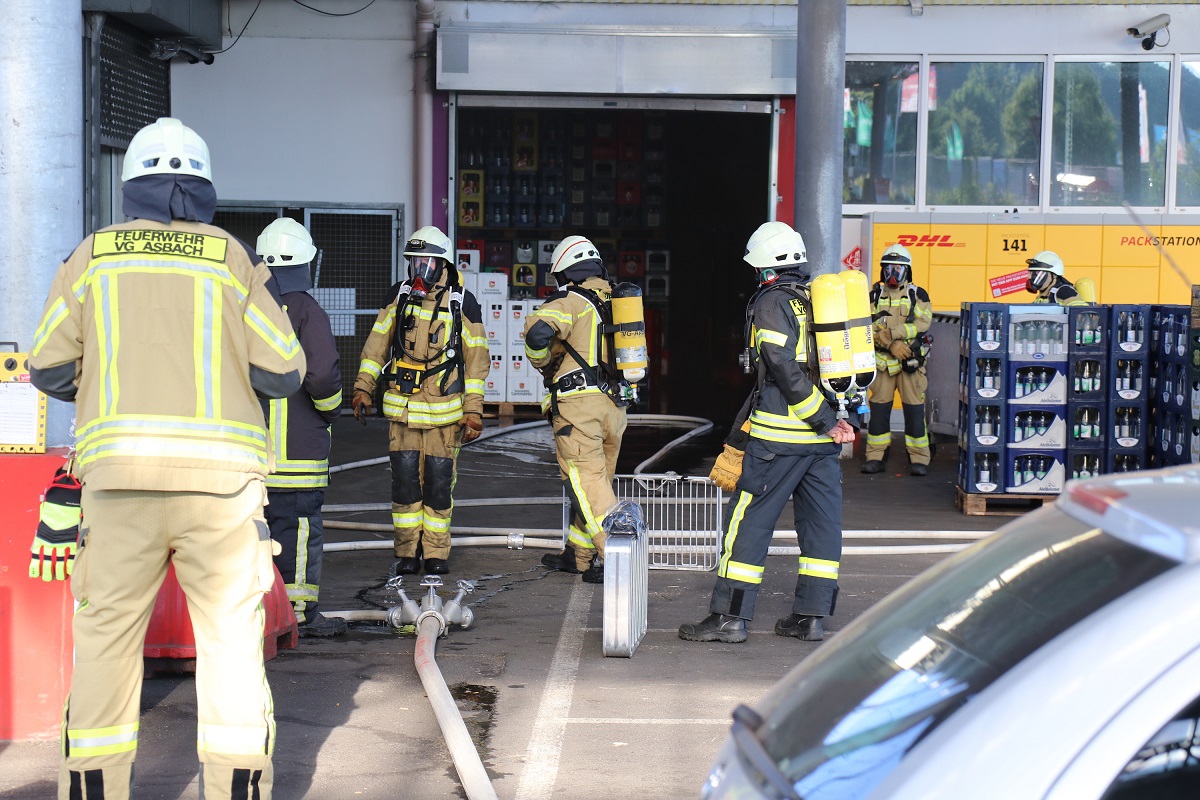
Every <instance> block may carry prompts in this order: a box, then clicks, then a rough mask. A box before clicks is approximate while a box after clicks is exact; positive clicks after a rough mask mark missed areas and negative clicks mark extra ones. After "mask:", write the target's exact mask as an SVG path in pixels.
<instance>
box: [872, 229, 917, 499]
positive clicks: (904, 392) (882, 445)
mask: <svg viewBox="0 0 1200 800" xmlns="http://www.w3.org/2000/svg"><path fill="white" fill-rule="evenodd" d="M871 312H872V316H873V318H874V319H875V322H874V324H873V325H872V333H873V334H874V337H875V381H874V382H873V383H872V384H871V399H870V404H869V405H870V409H871V419H870V420H869V421H868V422H867V458H866V463H865V464H863V468H862V471H863V472H865V473H867V474H874V473H877V472H883V469H884V458H885V457H886V451H887V448H888V447H889V446H890V445H891V443H892V402H893V400H894V398H895V395H896V391H897V390H899V392H900V405H901V408H902V409H903V411H904V446H905V449H907V450H908V461H909V467H908V469H909V472H910V473H911V474H912V475H915V476H917V477H922V476H924V475H926V474H927V473H928V472H929V428H928V426H927V425H926V424H925V389H926V388H927V387H928V386H929V378H928V377H927V376H926V374H925V359H926V356H927V355H928V353H929V339H928V337H927V336H926V333H925V332H926V331H928V330H929V325H930V323H932V322H933V307H932V306H931V305H930V303H929V294H928V293H927V292H926V291H925V290H924V289H922V288H921V287H920V286H917V285H916V284H914V283H913V282H912V254H911V253H909V252H908V248H906V247H905V246H904V245H902V244H894V245H892V246H891V247H889V248H888V249H887V250H884V251H883V256H882V257H881V258H880V259H879V282H878V283H876V284H875V286H873V287H872V288H871Z"/></svg>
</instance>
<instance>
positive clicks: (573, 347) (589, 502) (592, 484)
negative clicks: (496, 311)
mask: <svg viewBox="0 0 1200 800" xmlns="http://www.w3.org/2000/svg"><path fill="white" fill-rule="evenodd" d="M550 272H551V274H552V275H553V276H554V279H555V281H556V282H557V283H558V287H559V290H558V291H557V292H555V293H554V294H552V295H550V296H549V297H548V298H547V299H546V301H545V302H544V303H542V305H541V306H539V307H538V309H537V310H536V311H534V312H533V313H531V314H529V315H528V316H527V317H526V319H525V353H526V355H527V356H528V358H529V363H531V364H532V365H533V366H534V368H536V369H537V370H539V371H540V372H541V373H542V375H543V376H544V377H545V383H546V388H547V389H548V390H549V391H548V393H547V395H546V398H545V399H544V400H543V407H542V410H543V411H545V412H547V413H548V416H549V418H550V423H551V426H552V428H553V430H554V447H555V452H556V454H557V456H558V469H559V472H560V474H561V475H562V480H563V485H564V486H565V487H566V491H567V496H568V497H569V498H570V500H571V512H572V513H571V523H570V527H569V530H568V534H567V536H568V544H567V546H566V548H565V549H564V550H563V552H562V553H547V554H546V555H545V556H543V557H542V564H543V565H544V566H547V567H550V568H552V569H557V570H561V571H563V572H569V573H582V574H583V580H585V581H587V582H588V583H603V582H604V541H605V538H606V536H607V532H606V530H605V525H604V521H605V517H606V516H607V515H608V514H609V512H611V511H613V509H614V507H615V506H616V505H617V497H616V494H615V493H614V492H613V486H612V483H613V475H614V474H615V472H616V468H617V455H618V454H619V453H620V451H621V438H622V436H623V435H624V433H625V423H626V420H625V408H626V406H627V405H629V404H630V402H632V401H633V399H634V398H635V395H634V394H633V387H632V384H634V383H636V382H637V381H639V380H641V378H642V377H643V376H644V374H645V372H644V370H642V371H641V372H640V374H639V371H637V370H621V369H618V366H617V364H618V360H617V356H616V352H615V350H616V347H615V345H614V341H613V328H614V327H615V325H614V322H613V318H612V309H613V302H612V300H613V286H612V284H610V283H609V281H608V272H607V270H605V268H604V262H603V261H601V259H600V253H599V251H598V250H597V249H596V246H595V245H594V244H592V243H591V242H590V241H588V240H587V239H585V238H584V237H582V236H568V237H567V238H565V239H563V240H562V241H561V242H559V244H558V246H557V247H556V248H555V249H554V253H553V255H552V256H551V266H550Z"/></svg>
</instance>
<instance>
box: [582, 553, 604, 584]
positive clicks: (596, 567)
mask: <svg viewBox="0 0 1200 800" xmlns="http://www.w3.org/2000/svg"><path fill="white" fill-rule="evenodd" d="M583 582H584V583H604V564H603V563H602V562H601V561H598V560H595V559H593V560H592V563H591V564H589V565H588V568H587V569H585V570H584V571H583Z"/></svg>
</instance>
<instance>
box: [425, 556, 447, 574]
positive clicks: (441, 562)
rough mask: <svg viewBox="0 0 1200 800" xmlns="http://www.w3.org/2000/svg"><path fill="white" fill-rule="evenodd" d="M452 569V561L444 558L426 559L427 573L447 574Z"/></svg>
mask: <svg viewBox="0 0 1200 800" xmlns="http://www.w3.org/2000/svg"><path fill="white" fill-rule="evenodd" d="M449 571H450V562H449V561H447V560H446V559H444V558H427V559H425V574H426V575H445V574H446V573H448V572H449Z"/></svg>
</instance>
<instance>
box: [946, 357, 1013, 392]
mask: <svg viewBox="0 0 1200 800" xmlns="http://www.w3.org/2000/svg"><path fill="white" fill-rule="evenodd" d="M1005 361H1006V359H1005V357H1004V356H1003V355H1002V354H999V353H987V354H982V353H972V354H970V355H960V356H959V357H958V389H959V391H958V399H959V400H960V401H962V402H964V403H965V402H968V401H970V400H994V399H997V398H1000V399H1003V398H1005V397H1007V396H1008V389H1007V387H1008V380H1007V377H1006V375H1005V368H1004V364H1005Z"/></svg>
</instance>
